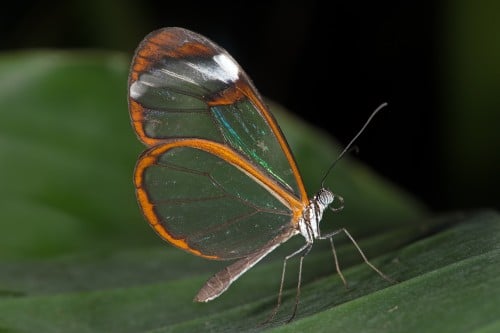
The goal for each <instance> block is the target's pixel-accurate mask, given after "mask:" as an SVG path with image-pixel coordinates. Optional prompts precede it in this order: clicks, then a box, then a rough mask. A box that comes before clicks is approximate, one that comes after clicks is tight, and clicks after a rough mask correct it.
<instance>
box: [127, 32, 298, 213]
mask: <svg viewBox="0 0 500 333" xmlns="http://www.w3.org/2000/svg"><path fill="white" fill-rule="evenodd" d="M129 108H130V113H131V119H132V124H133V126H134V128H135V130H136V133H137V135H138V137H139V138H140V139H141V140H142V141H143V142H144V143H145V144H146V145H148V146H154V145H158V144H161V143H162V142H164V141H165V140H169V139H172V138H193V137H194V138H200V139H208V140H211V141H214V142H218V143H221V144H225V145H227V146H229V147H231V148H232V149H233V150H234V151H235V152H237V153H238V154H240V155H241V157H242V158H244V159H246V160H247V161H248V163H250V164H252V165H254V167H255V168H258V169H260V170H262V172H264V173H266V174H267V176H268V177H269V178H271V179H273V180H274V181H276V182H278V183H279V184H280V185H281V186H282V187H283V188H285V189H286V190H287V191H289V192H290V193H292V194H294V195H295V196H296V197H297V198H298V199H299V200H300V201H302V202H303V203H304V204H307V195H306V192H305V189H304V185H303V183H302V180H301V177H300V174H299V172H298V170H297V166H296V163H295V161H294V158H293V156H292V154H291V152H290V149H289V147H288V145H287V143H286V140H285V139H284V137H283V135H282V133H281V130H280V129H279V127H278V125H277V123H276V121H275V120H274V118H273V117H272V115H271V114H270V113H269V111H268V110H267V108H266V106H265V105H264V103H263V102H262V98H261V97H260V96H259V94H258V93H257V91H256V89H255V88H254V87H253V85H252V83H251V81H250V79H249V78H248V77H247V75H246V74H245V73H244V71H243V70H242V69H241V68H240V66H239V65H238V64H237V63H236V61H234V59H233V58H232V57H231V56H230V55H229V54H228V53H227V52H226V51H225V50H224V49H222V48H221V47H219V46H217V45H216V44H214V43H213V42H211V41H210V40H208V39H206V38H205V37H203V36H201V35H198V34H196V33H194V32H191V31H189V30H185V29H182V28H166V29H161V30H157V31H155V32H152V33H151V34H149V35H148V36H147V37H146V38H145V39H144V40H143V41H142V43H141V44H140V45H139V47H138V49H137V51H136V54H135V57H134V60H133V63H132V68H131V73H130V78H129Z"/></svg>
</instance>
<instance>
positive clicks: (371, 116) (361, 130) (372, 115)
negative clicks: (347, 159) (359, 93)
mask: <svg viewBox="0 0 500 333" xmlns="http://www.w3.org/2000/svg"><path fill="white" fill-rule="evenodd" d="M386 106H387V103H382V104H380V105H379V107H378V108H376V109H375V111H373V112H372V114H371V115H370V117H368V120H366V122H365V124H364V125H363V127H361V129H360V130H359V131H358V133H357V134H356V135H355V136H354V138H352V140H351V141H350V142H349V143H348V144H347V146H346V147H345V148H344V150H342V152H341V153H340V155H339V156H338V157H337V159H336V160H335V161H333V163H332V164H331V165H330V167H329V168H328V170H326V173H325V175H324V176H323V179H321V187H324V183H325V179H326V177H327V176H328V174H329V173H330V171H332V169H333V167H334V166H335V164H337V162H338V161H340V160H341V159H342V157H344V155H345V154H346V153H347V152H348V151H349V150H350V149H351V147H352V145H353V144H354V142H355V141H356V139H357V138H358V137H359V136H360V135H361V133H363V131H364V130H365V128H366V126H368V124H369V123H370V122H371V121H372V119H373V117H375V115H376V114H377V113H378V112H379V111H380V110H382V109H383V108H384V107H386Z"/></svg>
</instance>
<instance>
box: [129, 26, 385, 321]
mask: <svg viewBox="0 0 500 333" xmlns="http://www.w3.org/2000/svg"><path fill="white" fill-rule="evenodd" d="M128 104H129V111H130V117H131V123H132V126H133V128H134V130H135V132H136V134H137V136H138V138H139V139H140V140H141V141H142V142H143V143H144V144H145V145H146V146H147V147H148V149H147V150H146V151H144V152H143V153H142V154H141V155H140V157H139V159H138V161H137V164H136V167H135V173H134V184H135V190H136V196H137V200H138V203H139V206H140V208H141V210H142V213H143V215H144V216H145V218H146V220H147V221H148V222H149V224H150V225H151V227H152V228H153V229H154V230H155V231H156V232H157V233H158V235H159V236H160V237H161V238H163V239H164V240H166V241H168V242H170V243H171V244H173V245H175V246H177V247H179V248H181V249H183V250H185V251H187V252H189V253H192V254H194V255H197V256H200V257H204V258H207V259H214V260H236V261H235V262H234V263H232V264H230V265H229V266H227V267H226V268H224V269H223V270H221V271H220V272H218V273H217V274H215V275H214V276H213V277H212V278H210V279H209V280H208V281H207V282H206V284H205V285H204V286H203V287H202V288H201V289H200V291H199V292H198V294H197V295H196V296H195V298H194V300H195V301H197V302H208V301H210V300H213V299H215V298H216V297H218V296H220V295H221V294H222V293H223V292H225V291H226V290H227V289H228V288H229V286H230V285H231V284H232V283H233V282H234V281H235V280H237V279H238V278H239V277H240V276H241V275H242V274H244V273H245V272H246V271H248V270H249V269H250V268H252V267H253V266H254V265H255V264H256V263H258V262H259V261H260V260H262V259H263V258H264V257H265V256H266V255H268V254H269V253H270V252H272V251H273V250H274V249H276V248H277V247H278V246H280V245H281V244H283V243H284V242H286V241H287V240H289V239H290V238H291V237H293V236H295V235H299V234H300V235H302V236H303V237H304V239H305V242H304V245H303V246H302V247H301V248H299V249H298V250H297V251H295V252H294V253H292V254H290V255H289V256H287V257H286V258H285V260H284V264H283V270H282V278H281V285H280V290H279V296H278V302H277V306H276V307H275V310H274V311H273V313H272V315H271V317H270V319H272V318H274V316H275V315H276V312H277V310H278V308H279V306H280V303H281V294H282V290H283V281H284V276H285V267H286V262H287V260H289V259H290V258H292V257H296V256H299V257H300V266H299V281H298V285H297V297H296V302H295V306H294V310H293V314H292V316H291V318H290V320H291V319H292V318H293V317H294V316H295V313H296V310H297V305H298V300H299V294H300V277H301V270H302V260H303V258H304V256H305V255H306V254H307V253H308V252H309V250H310V249H311V247H312V244H313V242H314V240H315V239H329V240H330V242H331V245H332V250H333V254H334V258H335V263H336V267H337V272H338V273H339V275H340V276H341V278H342V280H343V281H344V284H346V282H345V279H344V277H343V275H342V273H341V272H340V269H339V266H338V262H337V257H336V254H335V248H334V246H333V241H332V237H333V236H334V235H335V234H338V233H341V232H344V233H345V234H346V235H347V236H348V237H349V238H350V240H351V241H352V242H353V243H354V245H355V246H356V248H357V249H358V251H359V252H360V254H361V255H362V257H363V259H364V260H365V262H366V263H367V264H368V265H370V267H372V268H373V269H374V270H375V271H376V272H377V273H378V274H379V275H381V276H382V277H383V278H385V279H389V278H388V277H387V276H385V275H384V274H383V273H382V272H381V271H379V270H378V269H377V268H376V267H375V266H373V265H372V264H371V263H370V262H369V261H368V259H366V256H365V255H364V254H363V252H362V251H361V249H360V248H359V246H358V245H357V243H356V242H355V241H354V239H353V238H352V236H351V235H350V234H349V233H348V231H347V230H346V229H343V228H342V229H339V230H337V231H334V232H331V233H328V234H322V233H321V231H320V227H319V224H320V221H321V218H322V215H323V212H324V211H325V209H327V208H328V207H330V208H331V209H332V210H336V209H341V208H342V207H337V208H334V207H331V205H332V203H333V202H334V200H336V199H337V200H339V201H340V204H341V205H342V202H343V200H342V198H341V197H340V196H337V195H335V194H334V193H333V192H332V191H330V190H329V189H327V188H326V187H324V186H322V187H321V189H320V190H319V191H318V192H317V193H316V195H314V196H313V197H312V198H309V197H308V195H307V193H306V189H305V187H304V183H303V181H302V178H301V175H300V172H299V169H298V167H297V163H296V161H295V159H294V156H293V154H292V152H291V150H290V147H289V146H288V143H287V141H286V139H285V137H284V136H283V133H282V131H281V129H280V127H279V126H278V123H277V122H276V120H275V118H274V117H273V115H272V114H271V112H270V111H269V110H268V108H267V106H266V104H265V103H264V101H263V99H262V97H261V96H260V95H259V93H258V92H257V90H256V88H255V87H254V85H253V83H252V81H251V80H250V78H249V77H248V76H247V74H245V72H244V71H243V70H242V68H241V67H240V66H239V65H238V63H237V62H236V61H235V60H234V59H233V58H232V57H231V56H230V55H229V53H228V52H227V51H225V50H224V49H223V48H222V47H220V46H218V45H216V44H215V43H214V42H212V41H211V40H209V39H208V38H206V37H204V36H201V35H199V34H197V33H195V32H192V31H190V30H187V29H184V28H179V27H170V28H163V29H159V30H156V31H153V32H151V33H150V34H148V35H147V36H146V37H145V38H144V39H143V40H142V42H141V43H140V44H139V46H138V48H137V50H136V52H135V55H134V57H133V60H132V65H131V69H130V75H129V82H128ZM372 116H373V115H372ZM367 123H368V122H367ZM365 126H366V125H365ZM358 134H359V133H358Z"/></svg>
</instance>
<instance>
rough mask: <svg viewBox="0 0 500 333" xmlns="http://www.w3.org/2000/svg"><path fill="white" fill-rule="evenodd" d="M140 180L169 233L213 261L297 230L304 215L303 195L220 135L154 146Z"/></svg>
mask: <svg viewBox="0 0 500 333" xmlns="http://www.w3.org/2000/svg"><path fill="white" fill-rule="evenodd" d="M135 185H136V189H137V197H138V199H139V203H140V205H141V207H142V210H143V212H144V214H145V216H146V218H147V220H148V221H149V223H150V224H151V225H152V227H153V228H154V229H155V230H156V231H157V232H158V234H159V235H160V236H161V237H163V238H164V239H166V240H168V241H169V242H171V243H172V244H174V245H176V246H178V247H180V248H182V249H184V250H186V251H189V252H191V253H194V254H196V255H200V256H204V257H208V258H211V259H234V258H239V257H244V256H247V255H249V254H251V253H254V252H255V251H257V250H258V249H260V248H261V247H262V246H264V245H265V244H266V243H268V242H269V241H270V240H272V239H274V238H276V237H277V236H278V235H280V234H283V233H284V232H287V233H288V234H289V233H290V232H291V231H290V230H292V229H293V227H292V226H293V224H292V221H294V220H296V219H297V217H298V214H300V209H299V208H298V207H299V206H300V202H298V201H296V199H295V197H293V196H291V195H289V194H287V192H286V191H284V190H283V189H282V188H281V187H280V186H278V185H277V184H276V183H274V182H272V181H269V179H268V178H267V176H266V175H265V174H263V173H261V172H260V171H259V170H256V169H255V168H253V166H252V165H251V164H248V163H247V162H246V161H244V159H242V158H241V156H239V154H237V153H234V152H233V151H232V150H231V149H230V148H228V147H227V146H225V145H221V144H217V143H215V142H213V141H207V140H200V139H185V140H172V141H170V142H167V143H164V144H162V145H158V146H155V147H153V148H152V149H150V150H148V151H146V152H145V153H144V154H143V155H142V156H141V158H140V159H139V161H138V163H137V166H136V171H135ZM292 232H293V231H292Z"/></svg>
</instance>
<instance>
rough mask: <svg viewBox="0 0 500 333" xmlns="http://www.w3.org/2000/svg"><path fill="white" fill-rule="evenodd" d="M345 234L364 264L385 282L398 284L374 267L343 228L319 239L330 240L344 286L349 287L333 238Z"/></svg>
mask: <svg viewBox="0 0 500 333" xmlns="http://www.w3.org/2000/svg"><path fill="white" fill-rule="evenodd" d="M341 232H343V233H344V234H345V235H346V236H347V237H348V238H349V239H350V240H351V242H352V244H353V245H354V246H355V247H356V250H358V252H359V254H360V255H361V257H362V258H363V260H364V262H365V263H366V264H367V265H368V266H369V267H370V268H371V269H373V270H374V271H375V272H376V273H377V274H378V275H380V277H382V278H383V279H384V280H386V281H389V282H391V283H397V281H396V280H394V279H392V278H390V277H388V276H387V275H385V274H384V273H382V271H381V270H379V269H378V268H377V267H376V266H375V265H373V264H372V263H371V262H370V261H369V260H368V258H367V257H366V255H365V253H364V252H363V250H361V247H360V246H359V245H358V243H357V242H356V240H354V237H352V236H351V234H350V233H349V231H347V229H345V228H342V229H339V230H336V231H333V232H331V233H329V234H326V235H321V236H320V237H318V238H319V239H329V240H330V244H331V245H332V251H333V258H334V260H335V268H336V269H337V272H338V273H339V276H340V278H341V279H342V282H344V285H345V286H346V287H347V282H346V280H345V278H344V276H343V275H342V273H341V272H340V266H339V264H338V259H337V255H336V251H335V247H334V246H333V236H335V235H336V234H339V233H341Z"/></svg>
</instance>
